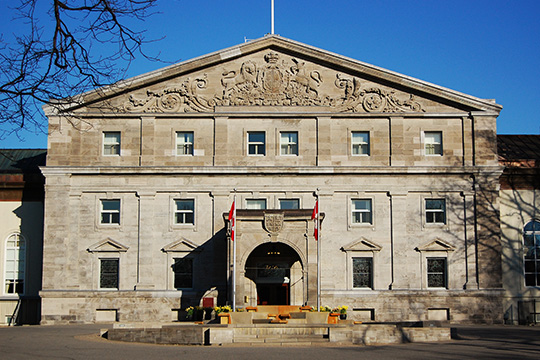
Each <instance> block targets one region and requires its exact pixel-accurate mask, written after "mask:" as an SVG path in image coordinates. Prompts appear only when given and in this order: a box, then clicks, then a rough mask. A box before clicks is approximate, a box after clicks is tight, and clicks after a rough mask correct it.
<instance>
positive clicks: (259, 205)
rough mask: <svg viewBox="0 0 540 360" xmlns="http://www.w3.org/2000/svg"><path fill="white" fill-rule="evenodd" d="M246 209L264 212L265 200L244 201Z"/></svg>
mask: <svg viewBox="0 0 540 360" xmlns="http://www.w3.org/2000/svg"><path fill="white" fill-rule="evenodd" d="M246 209H249V210H265V209H266V199H246Z"/></svg>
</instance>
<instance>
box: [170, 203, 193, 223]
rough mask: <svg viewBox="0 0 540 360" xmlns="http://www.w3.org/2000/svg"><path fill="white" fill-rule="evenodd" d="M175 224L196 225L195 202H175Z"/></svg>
mask: <svg viewBox="0 0 540 360" xmlns="http://www.w3.org/2000/svg"><path fill="white" fill-rule="evenodd" d="M174 223H175V224H194V223H195V200H193V199H181V200H175V201H174Z"/></svg>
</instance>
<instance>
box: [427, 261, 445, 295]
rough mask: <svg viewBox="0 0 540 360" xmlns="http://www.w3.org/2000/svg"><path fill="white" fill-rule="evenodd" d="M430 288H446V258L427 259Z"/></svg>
mask: <svg viewBox="0 0 540 360" xmlns="http://www.w3.org/2000/svg"><path fill="white" fill-rule="evenodd" d="M427 283H428V287H432V288H446V287H447V276H446V258H427Z"/></svg>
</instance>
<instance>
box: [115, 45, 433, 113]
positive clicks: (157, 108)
mask: <svg viewBox="0 0 540 360" xmlns="http://www.w3.org/2000/svg"><path fill="white" fill-rule="evenodd" d="M281 57H282V56H281V55H280V54H278V53H276V52H274V51H270V52H268V53H267V54H266V55H264V56H263V57H262V59H255V58H253V59H250V60H246V61H244V62H243V63H242V64H241V65H240V67H239V68H237V69H225V70H224V71H223V72H222V73H221V77H220V78H219V80H218V79H211V80H209V79H208V76H207V74H203V75H201V76H196V77H193V78H186V79H184V80H183V81H182V83H181V84H179V85H178V86H170V87H167V88H165V89H162V90H159V91H147V92H146V94H144V95H138V94H137V95H135V94H132V95H130V96H129V98H128V100H127V101H126V102H125V104H124V105H123V107H122V108H121V109H118V110H119V111H124V112H160V113H167V112H170V113H173V112H212V111H214V108H215V106H327V107H332V111H334V112H422V111H424V110H423V108H422V105H421V104H420V103H419V102H417V101H416V100H415V98H414V96H413V95H412V94H402V93H399V94H398V93H396V92H395V91H392V90H390V91H389V90H385V89H383V88H379V87H374V86H372V85H369V84H368V83H366V85H364V83H363V82H362V81H361V80H360V79H359V78H357V77H354V76H348V75H342V74H340V73H337V72H335V73H334V75H332V76H334V78H333V79H329V78H328V76H329V73H331V72H329V71H326V72H325V73H324V74H325V75H324V76H325V77H326V78H324V77H323V75H322V73H323V71H322V69H316V68H315V65H314V64H306V63H305V62H303V61H301V60H298V59H296V58H293V57H285V58H281ZM257 60H258V61H257ZM209 81H219V83H218V84H212V86H211V87H209V86H208V82H209ZM323 85H324V86H323ZM209 88H211V89H216V88H221V89H222V90H221V92H219V93H212V92H210V91H209V90H208V89H209ZM323 88H324V89H325V90H326V91H325V90H322V89H323ZM329 89H333V90H331V91H329ZM336 94H338V95H336Z"/></svg>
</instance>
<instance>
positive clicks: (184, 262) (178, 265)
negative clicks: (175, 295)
mask: <svg viewBox="0 0 540 360" xmlns="http://www.w3.org/2000/svg"><path fill="white" fill-rule="evenodd" d="M172 269H173V272H174V287H175V288H176V289H191V288H192V287H193V259H190V258H176V259H174V264H173V266H172Z"/></svg>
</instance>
